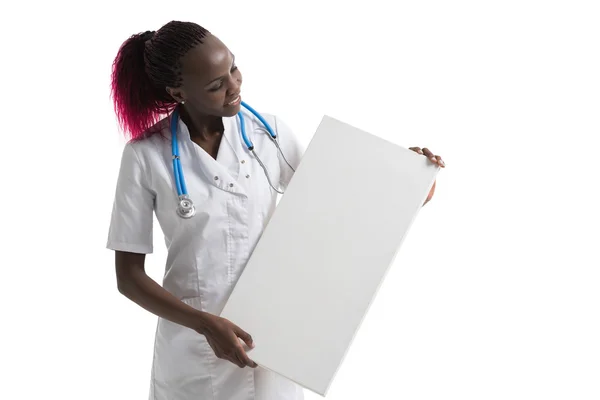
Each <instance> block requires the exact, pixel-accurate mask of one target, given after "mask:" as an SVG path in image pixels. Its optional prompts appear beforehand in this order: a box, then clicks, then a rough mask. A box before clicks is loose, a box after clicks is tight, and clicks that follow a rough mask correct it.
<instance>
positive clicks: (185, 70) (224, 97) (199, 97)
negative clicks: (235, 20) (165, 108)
mask: <svg viewBox="0 0 600 400" xmlns="http://www.w3.org/2000/svg"><path fill="white" fill-rule="evenodd" d="M203 42H204V43H201V44H198V45H197V46H196V47H194V48H192V49H191V50H190V51H188V52H187V54H186V55H185V56H183V57H182V59H181V77H182V85H181V86H180V87H178V88H167V90H168V91H169V93H170V94H171V96H173V98H175V100H177V101H178V102H181V101H185V107H186V109H187V110H188V111H189V112H192V113H199V114H201V115H207V116H218V117H232V116H234V115H236V114H237V113H238V112H239V111H240V107H241V105H240V102H241V97H240V90H241V86H242V74H241V73H240V71H239V69H238V68H237V66H236V65H235V57H234V55H233V54H232V53H231V52H230V51H229V49H228V48H227V47H226V46H225V45H224V44H223V43H222V42H221V41H220V40H219V39H218V38H217V37H216V36H213V35H208V36H207V37H206V38H204V40H203Z"/></svg>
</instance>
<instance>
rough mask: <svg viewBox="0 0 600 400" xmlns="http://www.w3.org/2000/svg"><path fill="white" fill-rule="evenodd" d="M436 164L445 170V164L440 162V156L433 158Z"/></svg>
mask: <svg viewBox="0 0 600 400" xmlns="http://www.w3.org/2000/svg"><path fill="white" fill-rule="evenodd" d="M435 158H436V160H437V163H438V165H439V166H440V167H442V168H445V167H446V163H445V162H444V160H442V157H440V156H435Z"/></svg>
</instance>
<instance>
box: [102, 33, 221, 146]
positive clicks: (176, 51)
mask: <svg viewBox="0 0 600 400" xmlns="http://www.w3.org/2000/svg"><path fill="white" fill-rule="evenodd" d="M209 33H210V32H209V31H208V30H206V29H205V28H203V27H201V26H200V25H198V24H195V23H192V22H180V21H171V22H169V23H168V24H166V25H164V26H163V27H162V28H160V29H159V30H158V31H156V32H155V31H146V32H143V33H138V34H135V35H133V36H131V37H129V38H128V39H127V40H126V41H125V42H124V43H123V44H122V45H121V47H120V49H119V52H118V53H117V56H116V57H115V59H114V61H113V65H112V75H111V95H112V99H113V105H114V110H115V113H116V115H117V120H118V122H119V125H120V127H121V129H122V130H123V131H124V132H125V134H126V136H128V137H129V138H130V139H132V140H137V139H141V138H142V137H143V136H144V135H145V134H146V133H147V132H148V131H149V129H150V128H151V127H152V126H154V125H155V124H156V123H157V122H158V121H159V120H160V118H161V117H162V116H163V115H164V114H168V113H169V112H171V111H172V110H173V109H174V108H175V106H177V102H176V101H175V99H173V98H172V97H171V95H170V94H169V93H168V92H167V90H166V88H167V87H172V88H177V87H180V86H181V83H182V78H181V58H182V57H183V56H184V55H185V54H186V53H187V52H188V51H189V50H190V49H192V48H194V47H195V46H196V45H198V44H201V43H204V42H203V39H204V38H205V37H206V36H207V35H209Z"/></svg>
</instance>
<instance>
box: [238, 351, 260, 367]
mask: <svg viewBox="0 0 600 400" xmlns="http://www.w3.org/2000/svg"><path fill="white" fill-rule="evenodd" d="M236 355H237V358H238V360H240V361H241V362H242V363H244V365H247V366H249V367H251V368H255V367H256V363H255V362H254V361H252V360H251V359H250V357H248V354H246V352H245V351H244V349H243V348H242V346H239V347H238V348H237V352H236Z"/></svg>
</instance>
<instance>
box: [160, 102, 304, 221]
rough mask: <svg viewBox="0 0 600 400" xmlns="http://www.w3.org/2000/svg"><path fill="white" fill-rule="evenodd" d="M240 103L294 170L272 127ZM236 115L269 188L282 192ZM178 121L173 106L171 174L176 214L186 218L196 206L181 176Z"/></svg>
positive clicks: (253, 110) (241, 119) (176, 111)
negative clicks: (173, 183)
mask: <svg viewBox="0 0 600 400" xmlns="http://www.w3.org/2000/svg"><path fill="white" fill-rule="evenodd" d="M241 103H242V106H244V108H245V109H247V110H248V111H250V112H251V113H252V114H253V115H254V116H256V118H258V120H259V121H260V122H261V123H262V124H263V126H264V128H263V130H265V131H266V132H267V133H268V134H269V138H270V139H271V141H272V142H273V143H275V146H277V149H278V151H279V153H280V154H281V156H282V157H283V159H284V160H285V162H286V164H287V165H288V166H289V167H290V168H291V169H292V171H294V172H295V169H294V168H293V167H292V166H291V165H290V163H289V162H288V161H287V159H286V158H285V156H284V155H283V152H282V151H281V147H279V140H278V138H277V135H276V134H275V132H274V131H273V129H272V128H271V126H270V125H269V123H268V122H267V121H266V120H265V119H264V118H263V117H262V115H260V114H259V113H258V111H256V110H255V109H253V108H252V107H250V106H249V105H248V104H246V103H244V102H243V101H242V102H241ZM237 116H238V118H239V119H240V128H241V129H240V130H241V134H242V139H243V140H244V143H245V144H246V147H247V148H248V150H249V151H250V152H251V153H252V154H253V155H254V157H255V158H256V160H257V161H258V162H259V164H260V166H261V167H262V168H263V170H264V171H265V175H266V177H267V180H268V181H269V185H270V186H271V188H273V190H275V191H276V192H277V193H279V194H283V192H281V191H279V190H277V188H275V186H273V183H272V182H271V178H270V176H269V171H267V167H265V165H264V164H263V162H262V161H261V159H260V158H259V157H258V155H257V154H256V151H255V150H254V144H253V143H252V142H251V141H250V139H248V135H247V134H246V126H245V124H244V116H243V115H242V111H240V112H238V114H237ZM178 123H179V111H178V109H177V108H175V110H173V113H172V114H171V146H172V148H173V174H174V175H175V185H176V186H177V196H178V197H179V204H178V206H177V214H178V215H179V216H180V217H181V218H186V219H187V218H192V217H193V216H194V215H196V208H195V207H194V203H193V202H192V199H190V196H189V194H188V191H187V187H186V185H185V179H184V178H183V169H182V167H181V161H180V159H179V145H178V143H177V124H178Z"/></svg>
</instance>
